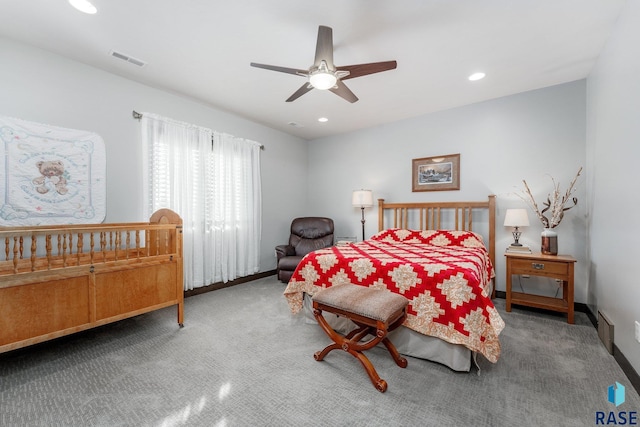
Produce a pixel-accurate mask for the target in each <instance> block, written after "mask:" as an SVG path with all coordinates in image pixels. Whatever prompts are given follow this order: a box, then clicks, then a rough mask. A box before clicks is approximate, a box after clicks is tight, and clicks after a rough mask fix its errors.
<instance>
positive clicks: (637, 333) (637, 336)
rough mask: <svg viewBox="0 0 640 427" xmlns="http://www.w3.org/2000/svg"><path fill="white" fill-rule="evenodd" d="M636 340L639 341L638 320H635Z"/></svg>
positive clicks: (639, 329)
mask: <svg viewBox="0 0 640 427" xmlns="http://www.w3.org/2000/svg"><path fill="white" fill-rule="evenodd" d="M636 341H638V342H640V322H638V321H637V320H636Z"/></svg>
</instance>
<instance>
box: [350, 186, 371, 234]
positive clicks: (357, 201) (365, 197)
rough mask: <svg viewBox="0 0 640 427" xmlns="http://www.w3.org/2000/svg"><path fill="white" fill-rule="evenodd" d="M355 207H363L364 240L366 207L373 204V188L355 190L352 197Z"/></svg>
mask: <svg viewBox="0 0 640 427" xmlns="http://www.w3.org/2000/svg"><path fill="white" fill-rule="evenodd" d="M351 203H352V204H353V207H355V208H360V209H362V220H360V222H361V223H362V240H364V208H370V207H372V206H373V193H372V192H371V190H354V192H353V196H352V198H351Z"/></svg>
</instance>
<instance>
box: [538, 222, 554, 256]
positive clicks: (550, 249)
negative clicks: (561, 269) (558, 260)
mask: <svg viewBox="0 0 640 427" xmlns="http://www.w3.org/2000/svg"><path fill="white" fill-rule="evenodd" d="M541 237H542V244H541V246H540V252H542V253H543V254H545V255H558V233H556V232H555V231H553V230H551V229H549V228H545V229H544V230H542V234H541Z"/></svg>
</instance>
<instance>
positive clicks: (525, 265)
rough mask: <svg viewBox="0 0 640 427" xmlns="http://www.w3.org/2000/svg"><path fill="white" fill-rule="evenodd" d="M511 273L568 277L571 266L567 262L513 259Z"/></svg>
mask: <svg viewBox="0 0 640 427" xmlns="http://www.w3.org/2000/svg"><path fill="white" fill-rule="evenodd" d="M511 272H512V273H513V274H531V275H560V276H567V275H568V274H569V264H568V263H566V262H554V261H542V260H531V259H512V260H511Z"/></svg>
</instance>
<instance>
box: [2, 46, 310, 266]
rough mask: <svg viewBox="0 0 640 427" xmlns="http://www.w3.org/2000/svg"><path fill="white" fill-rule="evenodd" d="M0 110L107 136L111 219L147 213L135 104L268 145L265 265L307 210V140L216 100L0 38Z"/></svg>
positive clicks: (140, 108) (132, 218)
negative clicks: (217, 104) (243, 115)
mask: <svg viewBox="0 0 640 427" xmlns="http://www.w3.org/2000/svg"><path fill="white" fill-rule="evenodd" d="M0 56H1V57H2V66H0V115H5V116H11V117H17V118H21V119H25V120H30V121H35V122H40V123H46V124H51V125H55V126H62V127H68V128H74V129H84V130H89V131H92V132H96V133H98V134H99V135H100V136H102V138H103V139H104V142H105V146H106V156H107V215H106V219H105V221H106V222H128V221H144V220H146V218H142V214H143V204H142V175H141V167H140V166H141V162H142V158H141V156H142V152H141V148H140V131H139V127H140V126H139V123H138V121H136V120H134V119H133V118H132V116H131V112H132V110H136V111H149V112H153V113H157V114H161V115H163V116H167V117H171V118H174V119H177V120H182V121H185V122H189V123H194V124H197V125H200V126H204V127H208V128H211V129H215V130H217V131H220V132H227V133H229V134H232V135H236V136H239V137H242V138H247V139H251V140H255V141H258V142H260V143H262V144H264V146H265V149H264V151H263V152H262V155H261V156H262V157H261V159H262V187H263V197H262V199H263V224H262V229H263V233H262V241H261V252H260V255H261V262H260V270H261V271H266V270H271V269H275V256H274V250H273V248H274V246H275V245H276V244H280V243H284V242H283V241H282V240H283V239H284V237H283V236H287V235H288V233H289V231H288V230H289V226H290V222H291V218H292V217H294V216H298V215H301V214H303V212H304V208H305V200H306V188H307V182H306V180H307V143H306V141H305V140H302V139H300V138H296V137H293V136H291V135H288V134H285V133H283V132H280V131H276V130H273V129H271V128H268V127H266V126H262V125H259V124H256V123H254V122H251V121H249V120H246V119H243V118H240V117H238V116H235V115H233V114H229V113H226V112H224V111H221V110H218V109H216V108H213V107H211V106H207V105H204V104H202V103H198V102H195V101H192V100H190V99H187V98H184V97H180V96H176V95H173V94H170V93H167V92H164V91H161V90H158V89H154V88H151V87H148V86H145V85H142V84H139V83H135V82H133V81H131V80H127V79H124V78H121V77H118V76H116V75H113V74H109V73H105V72H103V71H100V70H98V69H95V68H92V67H89V66H86V65H83V64H81V63H78V62H75V61H71V60H68V59H65V58H62V57H60V56H58V55H54V54H51V53H48V52H45V51H42V50H39V49H35V48H32V47H29V46H27V45H24V44H19V43H15V42H12V41H10V40H8V39H3V38H0Z"/></svg>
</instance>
